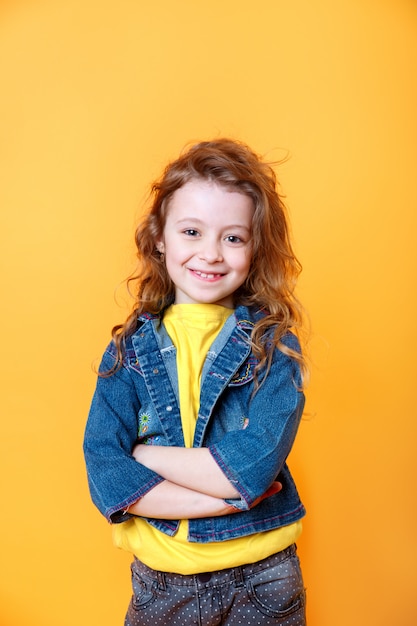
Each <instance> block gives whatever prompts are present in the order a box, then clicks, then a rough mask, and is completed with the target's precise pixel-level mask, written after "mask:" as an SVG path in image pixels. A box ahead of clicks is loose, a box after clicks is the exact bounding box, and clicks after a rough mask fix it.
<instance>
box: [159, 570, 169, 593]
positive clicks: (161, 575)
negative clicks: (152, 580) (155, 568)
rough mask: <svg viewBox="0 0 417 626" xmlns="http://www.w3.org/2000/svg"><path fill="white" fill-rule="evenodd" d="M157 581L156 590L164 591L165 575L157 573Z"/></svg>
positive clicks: (165, 586)
mask: <svg viewBox="0 0 417 626" xmlns="http://www.w3.org/2000/svg"><path fill="white" fill-rule="evenodd" d="M157 579H158V589H160V590H161V591H166V588H167V585H166V580H165V573H164V572H157Z"/></svg>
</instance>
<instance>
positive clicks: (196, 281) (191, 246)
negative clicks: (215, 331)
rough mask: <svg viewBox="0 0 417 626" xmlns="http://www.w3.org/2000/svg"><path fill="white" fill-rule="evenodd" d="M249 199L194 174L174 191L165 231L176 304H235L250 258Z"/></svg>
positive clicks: (160, 246)
mask: <svg viewBox="0 0 417 626" xmlns="http://www.w3.org/2000/svg"><path fill="white" fill-rule="evenodd" d="M253 214H254V205H253V202H252V200H251V199H250V198H249V197H248V196H246V195H244V194H242V193H239V192H236V191H231V190H228V189H227V188H226V187H222V186H220V185H218V184H216V183H214V182H210V181H205V180H203V181H201V180H192V181H190V182H188V183H186V184H185V185H183V186H182V187H180V188H179V189H177V191H175V193H174V194H173V196H172V198H171V200H170V203H169V206H168V211H167V218H166V223H165V228H164V232H163V237H162V239H161V240H160V241H158V242H157V247H158V250H159V251H160V252H163V253H164V254H165V262H166V267H167V271H168V274H169V276H170V278H171V280H172V281H173V283H174V285H175V303H176V304H187V303H188V304H192V303H206V304H220V305H223V306H226V307H230V308H233V294H234V292H235V291H236V290H237V289H238V288H239V287H240V286H241V285H242V284H243V283H244V282H245V280H246V277H247V275H248V273H249V268H250V263H251V258H252V239H251V235H252V218H253Z"/></svg>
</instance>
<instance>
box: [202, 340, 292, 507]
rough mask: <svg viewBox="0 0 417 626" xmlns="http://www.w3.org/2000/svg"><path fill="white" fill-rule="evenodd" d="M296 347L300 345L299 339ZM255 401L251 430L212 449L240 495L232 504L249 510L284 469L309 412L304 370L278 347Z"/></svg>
mask: <svg viewBox="0 0 417 626" xmlns="http://www.w3.org/2000/svg"><path fill="white" fill-rule="evenodd" d="M293 341H294V342H295V346H294V345H293V346H291V347H296V348H297V347H298V342H297V340H296V339H295V337H294V336H293ZM261 382H262V384H261V386H260V388H259V389H258V391H257V392H256V393H255V395H254V396H253V398H252V399H251V401H250V405H249V410H248V426H247V428H245V429H243V430H234V431H231V432H229V433H227V434H226V435H225V436H224V437H223V439H222V440H221V441H219V442H218V443H215V444H213V445H210V446H209V450H210V452H211V454H212V456H213V458H214V459H215V461H216V462H217V464H218V465H219V467H220V468H221V469H222V471H223V472H224V474H225V475H226V476H227V478H228V479H229V480H230V482H231V483H232V484H233V485H234V486H235V488H236V489H237V491H238V492H239V493H240V495H241V498H240V499H234V500H228V502H229V503H230V504H232V505H233V506H235V507H236V508H238V509H241V510H248V509H249V508H250V507H251V506H252V504H253V503H254V502H255V500H256V499H257V498H258V497H260V496H261V495H263V494H264V493H265V491H266V490H267V489H268V487H270V485H271V484H272V483H273V482H274V480H276V479H277V477H278V475H279V473H280V472H281V470H282V469H283V468H284V465H285V461H286V458H287V456H288V454H289V453H290V451H291V448H292V445H293V443H294V439H295V436H296V433H297V430H298V426H299V423H300V419H301V416H302V413H303V409H304V394H303V392H302V391H301V389H300V388H301V377H300V372H299V367H298V365H297V363H296V362H295V361H294V359H292V358H290V357H288V356H287V355H285V354H284V353H283V352H281V351H280V350H278V349H275V351H274V355H273V360H272V364H271V368H270V371H269V373H268V375H267V376H266V377H265V379H264V380H263V381H261Z"/></svg>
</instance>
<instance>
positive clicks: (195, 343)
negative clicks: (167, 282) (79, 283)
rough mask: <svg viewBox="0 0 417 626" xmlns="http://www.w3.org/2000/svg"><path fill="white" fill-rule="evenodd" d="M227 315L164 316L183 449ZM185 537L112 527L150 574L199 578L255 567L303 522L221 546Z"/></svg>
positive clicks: (223, 311)
mask: <svg viewBox="0 0 417 626" xmlns="http://www.w3.org/2000/svg"><path fill="white" fill-rule="evenodd" d="M231 313H232V311H231V310H230V309H227V308H225V307H222V306H219V305H216V304H175V305H173V306H171V307H170V308H169V309H168V310H167V312H166V313H165V316H164V325H165V328H166V330H167V332H168V334H169V336H170V338H171V339H172V342H173V343H174V345H175V346H176V348H177V370H178V388H179V401H180V412H181V425H182V430H183V433H184V442H185V446H186V447H191V446H192V445H193V438H194V430H195V423H196V419H197V415H198V408H199V401H200V382H201V372H202V369H203V365H204V361H205V357H206V354H207V352H208V350H209V348H210V346H211V344H212V343H213V341H214V339H215V338H216V336H217V334H218V333H219V332H220V330H221V328H222V326H223V324H224V322H225V321H226V319H227V318H228V317H229V315H231ZM236 515H239V514H238V513H237V514H236ZM187 533H188V522H187V520H182V521H181V523H180V526H179V529H178V532H177V533H176V534H175V535H174V536H173V537H170V536H168V535H166V534H165V533H162V532H161V531H159V530H157V529H156V528H154V527H153V526H151V525H150V524H148V523H147V522H146V520H145V519H143V518H141V517H134V518H131V519H129V520H128V521H126V522H123V523H122V524H115V525H114V526H113V539H114V542H115V544H116V546H117V547H119V548H122V549H124V550H127V551H129V552H132V553H133V554H134V555H135V556H136V557H137V558H138V559H139V560H140V561H142V562H143V563H145V564H146V565H148V566H149V567H151V568H152V569H156V570H160V571H166V572H177V573H179V574H197V573H201V572H210V571H213V570H219V569H225V568H227V567H236V566H238V565H243V564H245V563H254V562H256V561H259V560H260V559H263V558H266V557H267V556H270V555H271V554H274V553H275V552H279V551H280V550H284V548H286V547H288V546H289V545H291V544H292V543H294V541H296V540H297V538H298V537H299V535H300V533H301V521H298V522H295V523H293V524H290V525H288V526H284V527H282V528H277V529H275V530H269V531H265V532H263V533H257V534H254V535H249V536H245V537H239V538H237V539H230V540H228V541H222V542H219V543H190V542H189V541H188V540H187Z"/></svg>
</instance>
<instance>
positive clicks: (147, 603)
mask: <svg viewBox="0 0 417 626" xmlns="http://www.w3.org/2000/svg"><path fill="white" fill-rule="evenodd" d="M132 588H133V596H132V600H131V602H130V605H129V608H128V611H127V614H126V620H125V626H139V625H140V626H146V625H149V626H154V625H155V624H158V625H159V626H168V625H169V626H172V624H178V625H180V624H181V625H182V624H199V626H217V625H219V624H224V625H228V626H238V625H239V626H242V625H243V624H244V625H245V626H251V625H252V626H255V625H256V626H260V625H263V626H267V625H271V624H280V626H305V623H306V622H305V591H304V585H303V579H302V575H301V570H300V564H299V561H298V557H297V553H296V547H295V545H292V546H289V547H288V548H286V549H285V550H282V552H278V553H277V554H273V555H272V556H270V557H268V558H267V559H263V560H262V561H259V562H257V563H253V564H250V565H243V566H241V567H233V568H230V569H225V570H220V571H217V572H207V573H203V574H196V575H193V576H182V575H181V574H168V573H164V572H157V571H155V570H152V569H150V568H149V567H147V566H146V565H144V564H143V563H141V562H140V561H138V560H137V559H135V560H134V562H133V563H132Z"/></svg>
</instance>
